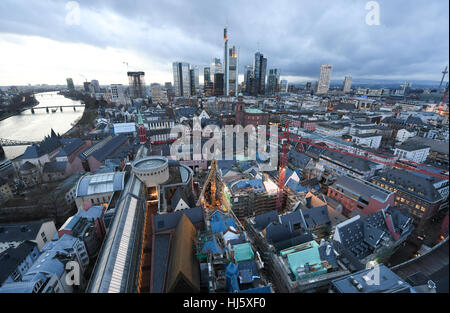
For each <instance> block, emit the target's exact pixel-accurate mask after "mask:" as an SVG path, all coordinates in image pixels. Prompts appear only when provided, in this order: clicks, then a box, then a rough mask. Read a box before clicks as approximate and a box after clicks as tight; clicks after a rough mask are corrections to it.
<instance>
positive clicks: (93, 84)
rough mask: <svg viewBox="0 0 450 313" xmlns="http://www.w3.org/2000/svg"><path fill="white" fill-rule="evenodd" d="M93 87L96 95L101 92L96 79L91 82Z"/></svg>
mask: <svg viewBox="0 0 450 313" xmlns="http://www.w3.org/2000/svg"><path fill="white" fill-rule="evenodd" d="M91 86H92V88H93V90H94V92H95V93H99V92H100V84H99V82H98V80H96V79H93V80H91Z"/></svg>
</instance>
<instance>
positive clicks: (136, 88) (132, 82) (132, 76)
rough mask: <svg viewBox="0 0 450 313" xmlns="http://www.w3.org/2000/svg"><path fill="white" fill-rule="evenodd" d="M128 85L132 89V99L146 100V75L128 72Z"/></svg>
mask: <svg viewBox="0 0 450 313" xmlns="http://www.w3.org/2000/svg"><path fill="white" fill-rule="evenodd" d="M127 75H128V85H129V87H130V98H131V99H136V98H145V78H144V77H145V73H144V72H128V73H127Z"/></svg>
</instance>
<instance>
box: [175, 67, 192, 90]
mask: <svg viewBox="0 0 450 313" xmlns="http://www.w3.org/2000/svg"><path fill="white" fill-rule="evenodd" d="M172 67H173V86H174V89H175V97H185V98H188V97H190V95H191V87H190V86H191V73H190V69H189V63H185V62H173V63H172Z"/></svg>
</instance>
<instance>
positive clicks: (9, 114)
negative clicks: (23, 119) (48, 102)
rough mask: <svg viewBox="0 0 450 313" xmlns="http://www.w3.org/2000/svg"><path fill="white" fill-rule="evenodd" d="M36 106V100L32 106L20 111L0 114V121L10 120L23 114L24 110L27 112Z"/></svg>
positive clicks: (37, 102)
mask: <svg viewBox="0 0 450 313" xmlns="http://www.w3.org/2000/svg"><path fill="white" fill-rule="evenodd" d="M37 105H39V101H38V100H36V103H34V104H31V105H26V106H25V107H23V108H21V109H20V111H17V112H10V113H6V114H2V115H1V116H0V121H3V120H6V119H7V118H10V117H12V116H16V115H19V114H22V112H24V111H26V110H29V109H31V108H34V107H35V106H37Z"/></svg>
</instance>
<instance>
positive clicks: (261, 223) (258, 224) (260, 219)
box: [255, 210, 278, 230]
mask: <svg viewBox="0 0 450 313" xmlns="http://www.w3.org/2000/svg"><path fill="white" fill-rule="evenodd" d="M275 221H278V212H277V211H276V210H272V211H269V212H266V213H263V214H259V215H256V216H255V228H256V229H258V230H263V229H264V228H266V227H267V225H269V223H271V222H275Z"/></svg>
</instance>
